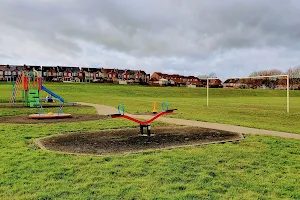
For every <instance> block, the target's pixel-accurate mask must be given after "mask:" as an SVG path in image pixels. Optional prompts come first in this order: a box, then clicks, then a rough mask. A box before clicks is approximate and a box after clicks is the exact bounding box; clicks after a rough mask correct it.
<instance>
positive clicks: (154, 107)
mask: <svg viewBox="0 0 300 200" xmlns="http://www.w3.org/2000/svg"><path fill="white" fill-rule="evenodd" d="M152 112H157V110H156V101H154V102H153V111H152Z"/></svg>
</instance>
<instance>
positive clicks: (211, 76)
mask: <svg viewBox="0 0 300 200" xmlns="http://www.w3.org/2000/svg"><path fill="white" fill-rule="evenodd" d="M197 77H198V78H200V79H206V78H217V74H216V73H215V72H212V73H209V74H208V75H198V76H197Z"/></svg>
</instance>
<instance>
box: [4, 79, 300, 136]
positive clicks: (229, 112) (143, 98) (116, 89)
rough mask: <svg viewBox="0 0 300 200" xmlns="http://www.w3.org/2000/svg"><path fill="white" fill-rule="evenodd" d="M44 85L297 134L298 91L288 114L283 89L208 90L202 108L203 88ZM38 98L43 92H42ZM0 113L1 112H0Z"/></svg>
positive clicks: (94, 99) (128, 105)
mask: <svg viewBox="0 0 300 200" xmlns="http://www.w3.org/2000/svg"><path fill="white" fill-rule="evenodd" d="M45 85H46V87H47V88H49V89H51V90H52V91H54V92H56V93H57V94H59V95H61V96H62V97H63V98H64V99H66V100H68V101H72V102H73V101H74V102H76V101H77V102H80V101H81V102H90V103H97V104H105V105H110V106H114V107H117V106H118V104H123V105H124V106H125V109H126V111H128V112H146V111H152V109H153V108H152V103H153V101H156V102H157V103H158V108H159V109H161V106H160V105H161V103H162V102H163V101H167V102H169V107H170V108H177V109H178V111H177V115H173V116H171V117H176V118H184V119H193V120H199V121H207V122H218V123H226V124H233V125H240V126H247V127H253V128H260V129H269V130H276V131H284V132H292V133H300V128H299V126H297V124H298V122H299V120H300V91H291V92H290V96H291V98H290V113H289V114H287V113H286V91H280V90H242V89H241V90H238V89H210V106H209V107H206V89H204V88H172V87H166V88H162V87H142V86H124V85H105V84H59V83H45ZM0 91H1V96H0V101H7V100H8V99H9V96H10V94H11V85H10V84H0ZM41 96H42V97H45V96H46V94H45V93H42V95H41ZM0 116H1V114H0Z"/></svg>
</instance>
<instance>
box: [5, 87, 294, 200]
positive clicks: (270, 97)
mask: <svg viewBox="0 0 300 200" xmlns="http://www.w3.org/2000/svg"><path fill="white" fill-rule="evenodd" d="M45 85H46V87H48V88H49V89H51V90H53V91H54V92H56V93H57V94H60V95H61V96H62V97H64V98H65V99H67V100H68V101H75V102H76V101H83V102H90V103H98V104H105V105H111V106H115V107H116V106H117V105H118V104H119V103H122V104H123V105H125V107H126V110H127V111H128V112H146V111H151V110H152V106H151V105H152V102H153V101H157V102H162V101H168V102H169V106H170V107H171V108H178V109H179V110H178V114H177V115H174V116H173V117H176V118H185V119H196V120H201V121H211V122H221V123H227V124H236V125H243V126H249V127H256V128H264V129H271V130H280V131H287V132H294V133H300V131H299V126H298V122H299V118H300V112H299V110H300V105H298V101H299V100H300V98H299V97H300V93H299V92H298V91H291V113H290V114H289V115H287V114H286V113H285V98H284V95H285V93H284V91H263V90H224V89H214V90H211V93H210V94H211V100H210V105H211V107H209V108H207V107H205V104H206V102H205V100H206V96H205V92H206V91H205V89H198V88H197V89H193V88H190V89H187V88H148V87H140V86H119V85H98V84H48V83H46V84H45ZM10 93H11V86H10V85H9V84H0V100H1V101H2V102H4V101H7V99H8V98H9V95H10ZM42 96H46V94H42ZM66 109H69V110H68V112H76V113H83V112H87V113H95V110H93V109H88V110H84V109H75V108H66ZM12 110H13V109H12ZM31 110H32V112H35V111H36V110H35V109H31ZM28 112H30V110H29V109H25V111H19V110H15V111H12V114H11V115H23V114H27V113H28ZM9 114H10V111H9V109H1V108H0V116H4V115H5V116H7V115H9ZM0 120H1V118H0ZM155 125H163V124H155ZM0 126H1V128H0V199H300V173H299V170H300V148H299V146H300V141H299V140H293V139H282V138H277V137H269V136H254V135H251V136H247V137H246V139H245V140H244V141H241V142H240V143H236V144H234V143H226V144H215V145H207V146H200V147H187V148H180V149H173V150H163V151H151V152H146V153H139V154H128V155H123V156H105V157H96V156H74V155H65V154H60V153H54V152H49V151H45V150H40V149H38V148H37V147H36V146H35V145H34V143H33V140H34V139H35V138H39V137H43V136H47V135H53V134H58V133H61V132H69V131H93V130H102V129H112V128H122V127H134V126H135V124H133V123H131V122H128V121H125V120H117V119H115V120H113V119H110V120H105V121H92V122H80V123H65V124H47V125H45V124H33V125H18V124H0Z"/></svg>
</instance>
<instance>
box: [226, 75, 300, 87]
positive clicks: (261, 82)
mask: <svg viewBox="0 0 300 200" xmlns="http://www.w3.org/2000/svg"><path fill="white" fill-rule="evenodd" d="M289 82H290V88H291V89H300V78H289ZM222 85H223V87H224V88H239V89H286V88H287V80H286V77H278V78H265V77H262V78H230V79H227V80H226V81H224V83H223V84H222Z"/></svg>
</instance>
